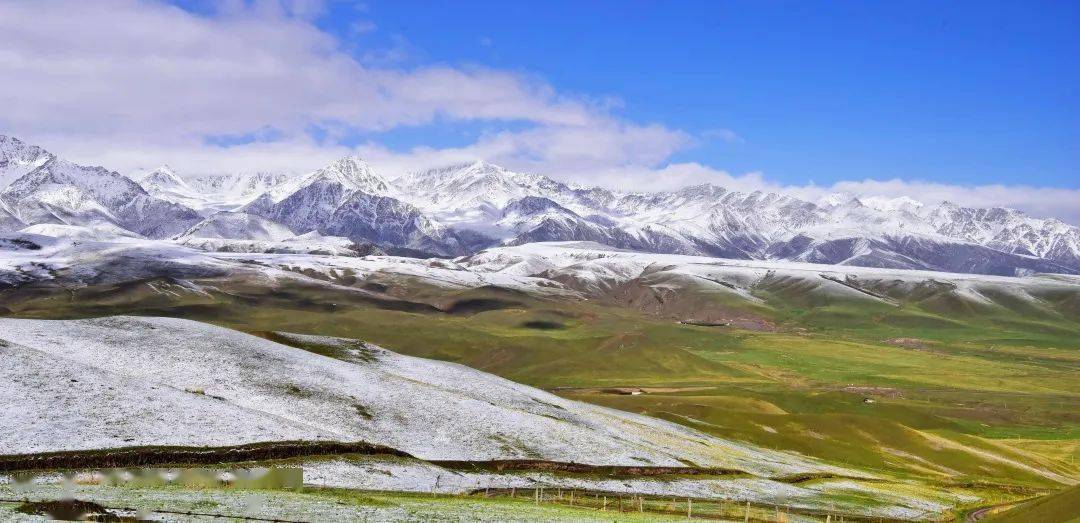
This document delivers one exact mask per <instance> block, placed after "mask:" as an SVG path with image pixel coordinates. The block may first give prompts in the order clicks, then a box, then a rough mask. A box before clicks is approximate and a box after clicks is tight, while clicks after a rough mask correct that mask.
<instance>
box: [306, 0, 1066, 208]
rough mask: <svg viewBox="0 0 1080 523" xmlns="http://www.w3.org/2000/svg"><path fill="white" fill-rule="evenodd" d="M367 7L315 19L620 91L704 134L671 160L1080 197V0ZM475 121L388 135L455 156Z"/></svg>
mask: <svg viewBox="0 0 1080 523" xmlns="http://www.w3.org/2000/svg"><path fill="white" fill-rule="evenodd" d="M364 6H365V7H363V8H361V9H356V8H355V6H354V5H353V4H350V3H338V4H331V5H330V8H329V9H328V10H327V12H326V13H325V15H324V16H322V17H320V18H318V19H317V23H318V24H319V25H320V26H321V27H324V28H325V29H326V30H328V31H330V32H332V33H333V34H335V35H337V36H338V37H339V38H340V39H341V41H342V42H344V43H345V45H346V46H347V47H348V46H352V47H353V49H354V53H355V54H356V55H357V56H358V58H360V59H362V60H366V61H368V62H369V63H371V64H372V65H373V66H383V67H399V66H417V65H424V64H431V63H446V64H453V65H464V66H467V65H470V64H473V65H480V66H485V67H492V68H498V69H509V70H515V71H520V72H522V73H524V74H533V75H539V76H540V77H542V78H543V79H544V80H546V81H547V82H549V83H550V84H552V85H553V86H554V87H555V88H557V89H559V90H561V91H568V92H573V93H578V94H580V95H582V96H591V97H597V98H601V97H615V98H618V99H619V100H620V101H621V107H620V108H619V109H617V110H616V112H617V113H618V114H620V115H621V116H624V117H626V118H628V119H630V120H633V121H639V122H657V123H661V124H664V125H667V126H670V127H673V128H677V129H681V130H685V131H687V132H688V133H690V134H692V135H694V137H695V138H696V140H695V142H696V143H695V145H694V146H693V147H689V148H687V149H686V150H683V151H680V152H679V153H677V154H675V155H673V156H672V157H671V159H670V160H671V161H696V162H702V163H705V164H708V165H711V166H714V167H717V168H720V169H725V170H728V171H732V172H745V171H763V172H766V173H768V175H769V176H770V177H771V178H773V179H775V180H777V181H779V182H782V183H793V184H801V183H806V182H809V181H813V182H816V183H819V184H823V183H832V182H835V181H838V180H844V179H852V178H863V177H870V178H879V179H884V178H893V177H900V178H905V179H923V180H933V181H942V182H952V183H961V184H981V183H1026V184H1035V185H1051V186H1060V187H1070V188H1076V187H1080V174H1078V172H1080V90H1078V89H1080V87H1078V86H1080V30H1078V29H1077V28H1080V3H1077V2H1064V1H1062V2H985V1H982V2H911V1H904V2H851V1H841V2H807V1H798V2H781V1H723V2H721V1H708V2H689V1H680V2H643V1H638V2H625V1H624V2H614V1H611V2H559V1H556V2H414V1H395V2H378V1H375V2H367V3H365V4H364ZM358 23H359V24H361V25H360V26H359V27H360V28H362V29H366V30H364V31H363V32H358V31H357V28H358V26H357V24H358ZM367 24H371V25H373V26H374V27H371V26H370V25H367ZM372 49H376V50H381V51H383V53H381V54H388V55H392V56H391V57H389V58H388V57H381V56H378V55H379V54H380V53H373V52H372ZM365 56H366V57H365ZM475 127H476V126H474V125H452V124H444V125H435V126H429V127H426V128H423V129H404V130H398V131H397V132H392V133H388V134H387V135H386V136H384V137H382V139H383V141H384V142H386V143H388V144H389V145H392V146H395V147H399V148H400V147H408V146H411V145H415V144H418V143H428V144H431V145H444V144H447V145H457V144H460V143H462V142H464V141H465V140H467V139H469V138H468V137H467V135H465V136H463V135H462V134H461V133H468V132H470V131H471V132H473V133H475V132H476V129H475ZM718 130H728V131H732V132H734V133H735V135H736V136H737V138H735V139H732V137H731V136H730V135H729V133H726V132H717V131H718ZM720 135H724V136H720ZM725 136H726V138H727V139H725Z"/></svg>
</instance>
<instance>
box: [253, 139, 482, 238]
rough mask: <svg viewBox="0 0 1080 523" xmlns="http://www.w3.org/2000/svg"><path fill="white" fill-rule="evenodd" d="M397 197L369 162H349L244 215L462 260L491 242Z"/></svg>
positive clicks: (287, 187) (288, 187)
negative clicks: (468, 253) (463, 256)
mask: <svg viewBox="0 0 1080 523" xmlns="http://www.w3.org/2000/svg"><path fill="white" fill-rule="evenodd" d="M396 192H397V189H395V188H394V187H393V186H392V185H391V183H390V182H389V181H388V180H386V179H385V178H383V177H382V176H379V175H378V174H376V173H375V172H374V171H372V170H371V168H370V167H369V166H368V164H367V163H366V162H364V161H363V160H360V159H359V158H353V157H348V158H343V159H341V160H338V161H336V162H333V163H331V164H330V165H328V166H327V167H324V168H322V169H319V170H317V171H314V172H312V173H311V174H308V175H306V176H303V177H301V178H298V179H296V180H293V181H290V182H287V183H285V184H282V185H280V186H278V187H275V188H273V189H271V190H269V191H267V192H266V193H264V194H262V195H261V196H259V197H258V198H257V199H255V200H254V201H252V202H251V203H249V204H248V205H246V206H244V207H243V210H244V211H245V212H248V213H251V214H256V215H259V216H263V217H265V218H268V219H270V220H274V221H276V222H278V223H281V224H284V225H285V226H287V227H288V228H289V229H291V230H292V231H294V232H296V233H298V234H303V233H308V232H311V231H317V232H319V233H321V234H329V235H333V236H343V237H346V238H349V239H350V240H353V241H358V242H369V243H373V244H375V245H384V246H391V247H404V248H407V249H412V250H415V251H418V252H424V253H430V254H436V255H460V254H464V253H467V252H471V251H472V250H475V248H476V247H477V246H478V245H480V244H487V243H489V242H488V241H487V240H486V239H484V238H481V237H479V236H478V235H477V234H475V233H469V232H468V231H465V232H461V233H459V232H457V231H455V230H453V229H451V228H449V227H446V226H444V225H442V224H441V223H439V222H437V221H435V220H433V219H431V218H429V217H428V216H427V215H425V214H424V213H423V212H422V211H421V210H420V209H418V208H416V207H414V206H412V205H410V204H408V203H406V202H404V201H402V200H399V199H397V198H394V197H392V196H388V194H394V193H396Z"/></svg>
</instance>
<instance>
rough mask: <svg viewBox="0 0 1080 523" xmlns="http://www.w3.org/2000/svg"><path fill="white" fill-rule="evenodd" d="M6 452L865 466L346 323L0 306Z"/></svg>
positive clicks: (0, 435)
mask: <svg viewBox="0 0 1080 523" xmlns="http://www.w3.org/2000/svg"><path fill="white" fill-rule="evenodd" d="M0 333H2V334H0V354H3V357H2V358H0V377H2V379H0V402H2V403H3V405H5V415H4V418H3V421H2V422H0V448H3V449H4V453H5V454H23V453H34V452H48V451H58V450H90V449H111V448H120V447H133V446H146V445H183V446H224V445H235V444H243V443H253V442H262V441H285V440H331V441H346V442H352V441H364V442H367V443H374V444H380V445H384V446H389V447H392V448H395V449H398V450H402V451H404V452H408V453H410V454H412V455H414V456H417V457H420V458H423V459H437V460H490V459H547V460H556V461H570V462H577V463H588V464H607V465H663V466H684V465H685V463H686V462H688V461H689V462H693V463H696V464H698V465H699V466H714V467H724V468H731V469H738V470H744V471H747V472H750V473H752V474H755V475H760V476H775V475H789V474H796V473H813V472H831V473H837V474H845V475H861V474H860V473H858V472H855V471H850V470H844V469H837V468H835V467H831V466H828V465H823V464H820V463H818V462H816V461H813V460H810V459H806V458H803V457H800V456H796V455H793V454H787V453H783V452H776V451H769V450H765V449H761V448H757V447H754V446H751V445H744V444H737V443H733V442H729V441H725V440H721V439H718V438H715V437H712V436H709V435H706V434H703V433H701V432H698V431H695V430H693V429H689V428H686V427H683V426H680V425H676V424H673V423H669V422H666V421H661V420H658V419H655V418H648V417H644V416H638V415H634V414H630V413H626V412H622V411H616V410H612V409H607V408H603V407H599V406H594V405H589V404H584V403H579V402H576V401H571V400H566V399H563V398H560V397H558V396H555V395H553V394H549V393H546V392H543V391H540V390H538V389H534V388H532V387H528V386H525V385H520V384H517V383H514V382H511V381H508V380H505V379H503V378H499V377H496V376H493V375H491V374H487V373H484V372H480V371H477V370H473V369H470V368H468V367H465V366H462V365H457V364H452V363H444V362H438V361H433V360H425V359H420V358H413V357H408V356H402V355H398V354H395V353H393V352H390V351H387V350H385V349H382V348H379V347H376V346H373V345H369V344H365V343H362V342H358V341H355V340H346V339H340V338H325V337H314V336H299V335H287V334H280V335H279V336H282V339H286V340H293V342H295V343H308V344H319V345H322V346H325V347H329V348H330V349H332V350H335V351H337V353H338V354H339V357H338V358H331V357H327V356H322V355H319V354H315V353H312V352H307V351H304V350H301V349H297V348H293V347H290V346H287V345H281V344H279V343H275V342H272V341H268V340H265V339H262V338H257V337H255V336H251V335H247V334H243V333H240V332H237V331H232V330H229V329H225V328H221V327H215V326H212V325H208V324H204V323H198V322H194V321H189V320H180V319H172V318H136V317H108V318H97V319H90V320H73V321H59V320H17V319H0Z"/></svg>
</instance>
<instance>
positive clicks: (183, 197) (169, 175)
mask: <svg viewBox="0 0 1080 523" xmlns="http://www.w3.org/2000/svg"><path fill="white" fill-rule="evenodd" d="M131 178H132V179H133V180H135V181H136V182H138V184H139V185H141V186H142V188H143V189H146V192H147V193H149V194H150V195H151V196H154V197H155V198H160V199H162V200H165V201H169V202H173V203H176V204H180V205H183V206H185V207H190V208H192V209H196V210H201V209H203V208H206V207H208V206H210V202H211V200H212V198H211V197H210V196H208V195H206V194H203V193H201V192H200V191H198V190H196V189H195V188H194V187H192V186H191V185H190V184H188V183H187V181H185V180H184V179H183V178H181V177H180V176H179V175H177V174H176V172H175V171H173V170H172V168H171V167H169V166H168V165H162V166H161V167H158V168H157V169H154V170H153V171H150V172H147V173H138V174H135V175H133V176H131Z"/></svg>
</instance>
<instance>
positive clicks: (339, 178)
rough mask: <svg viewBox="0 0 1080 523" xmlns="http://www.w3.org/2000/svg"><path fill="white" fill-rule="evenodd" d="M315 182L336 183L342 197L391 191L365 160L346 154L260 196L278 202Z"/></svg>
mask: <svg viewBox="0 0 1080 523" xmlns="http://www.w3.org/2000/svg"><path fill="white" fill-rule="evenodd" d="M315 184H322V185H337V186H340V187H341V188H342V195H344V196H346V197H347V196H348V195H351V194H352V193H354V192H364V193H367V194H372V195H379V196H385V195H389V194H392V193H393V192H394V190H393V188H392V185H391V183H390V181H389V180H387V179H386V178H384V177H383V176H381V175H380V174H378V173H376V172H375V171H374V170H373V169H372V168H371V166H370V165H368V163H367V162H365V161H364V160H363V159H361V158H359V157H356V156H346V157H345V158H341V159H339V160H335V161H334V162H332V163H330V165H327V166H326V167H323V168H321V169H317V170H315V171H313V172H311V173H308V174H307V175H304V176H301V177H298V178H296V179H293V180H289V181H286V182H285V183H282V184H280V185H278V186H275V187H273V188H271V189H270V190H268V191H266V193H265V194H264V196H265V197H267V198H269V200H270V201H271V202H272V203H278V202H280V201H282V200H284V199H285V198H288V197H289V196H291V195H292V194H294V193H296V192H297V191H300V190H302V189H303V188H305V187H307V186H310V185H315ZM339 203H340V202H339Z"/></svg>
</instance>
